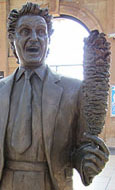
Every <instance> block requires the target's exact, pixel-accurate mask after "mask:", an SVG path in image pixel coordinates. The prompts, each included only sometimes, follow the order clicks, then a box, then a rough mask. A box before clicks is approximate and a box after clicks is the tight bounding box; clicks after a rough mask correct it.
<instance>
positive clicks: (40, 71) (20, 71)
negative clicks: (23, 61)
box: [16, 64, 47, 81]
mask: <svg viewBox="0 0 115 190" xmlns="http://www.w3.org/2000/svg"><path fill="white" fill-rule="evenodd" d="M46 68H47V66H46V65H45V64H43V65H41V66H40V67H38V68H36V69H34V70H33V71H34V72H35V73H36V74H37V76H38V77H39V78H40V79H41V81H43V80H44V77H45V73H46ZM25 70H26V69H25V68H24V67H19V69H18V73H17V75H16V81H18V80H19V79H20V78H21V76H22V75H23V73H24V72H25Z"/></svg>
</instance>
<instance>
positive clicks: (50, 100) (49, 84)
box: [42, 69, 63, 188]
mask: <svg viewBox="0 0 115 190" xmlns="http://www.w3.org/2000/svg"><path fill="white" fill-rule="evenodd" d="M59 81H60V76H58V75H54V74H53V73H52V72H51V71H50V70H49V69H48V74H47V76H46V79H45V81H44V85H43V95H42V122H43V137H44V144H45V153H46V157H47V161H48V165H49V170H50V174H51V178H52V181H53V183H54V186H55V188H56V182H55V179H54V175H53V174H52V168H51V158H50V153H51V152H50V151H51V148H52V144H53V136H54V129H55V120H56V115H57V112H58V109H59V103H60V100H61V96H62V92H63V88H62V87H61V86H59V85H58V82H59Z"/></svg>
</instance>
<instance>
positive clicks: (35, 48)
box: [26, 47, 40, 53]
mask: <svg viewBox="0 0 115 190" xmlns="http://www.w3.org/2000/svg"><path fill="white" fill-rule="evenodd" d="M39 49H40V48H39V47H28V48H26V51H27V52H29V53H38V52H39Z"/></svg>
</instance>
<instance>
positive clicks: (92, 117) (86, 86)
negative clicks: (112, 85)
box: [72, 30, 110, 185]
mask: <svg viewBox="0 0 115 190" xmlns="http://www.w3.org/2000/svg"><path fill="white" fill-rule="evenodd" d="M109 49H110V44H109V43H108V42H107V41H106V38H105V35H104V34H103V33H99V32H98V31H97V30H95V31H92V32H91V33H90V36H89V37H88V38H87V39H86V40H85V47H84V81H83V82H82V86H81V88H80V91H79V96H78V104H77V109H78V110H79V111H78V113H77V116H76V118H78V119H77V120H78V121H77V124H76V142H75V143H74V149H73V152H72V164H73V167H74V168H76V169H77V170H78V172H79V173H80V176H81V179H82V182H83V184H84V185H89V184H90V183H91V182H92V179H93V178H94V176H96V175H97V174H99V173H100V172H101V171H102V169H103V168H104V166H105V164H106V162H107V160H108V156H109V152H108V149H107V147H106V145H105V143H104V142H103V140H101V139H100V138H99V137H98V134H99V133H100V132H101V130H102V128H103V125H104V122H105V114H106V110H107V96H108V90H109V66H110V65H109V62H110V57H109V55H110V51H109Z"/></svg>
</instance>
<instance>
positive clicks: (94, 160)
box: [82, 134, 109, 185]
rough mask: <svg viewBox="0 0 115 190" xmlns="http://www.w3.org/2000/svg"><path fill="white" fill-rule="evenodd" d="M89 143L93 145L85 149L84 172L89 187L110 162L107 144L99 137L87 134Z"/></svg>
mask: <svg viewBox="0 0 115 190" xmlns="http://www.w3.org/2000/svg"><path fill="white" fill-rule="evenodd" d="M85 137H86V139H87V142H88V141H89V142H90V143H91V144H90V145H88V146H87V147H85V148H84V149H83V150H82V151H83V152H84V158H83V161H82V170H83V176H84V180H85V184H86V185H89V184H90V183H91V182H92V180H93V178H94V177H95V176H96V175H97V174H99V173H100V172H101V171H102V169H103V168H104V167H105V164H106V162H107V161H108V157H109V151H108V149H107V147H106V145H105V143H104V142H103V141H102V140H101V139H100V138H98V137H97V136H93V135H89V134H85Z"/></svg>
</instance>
